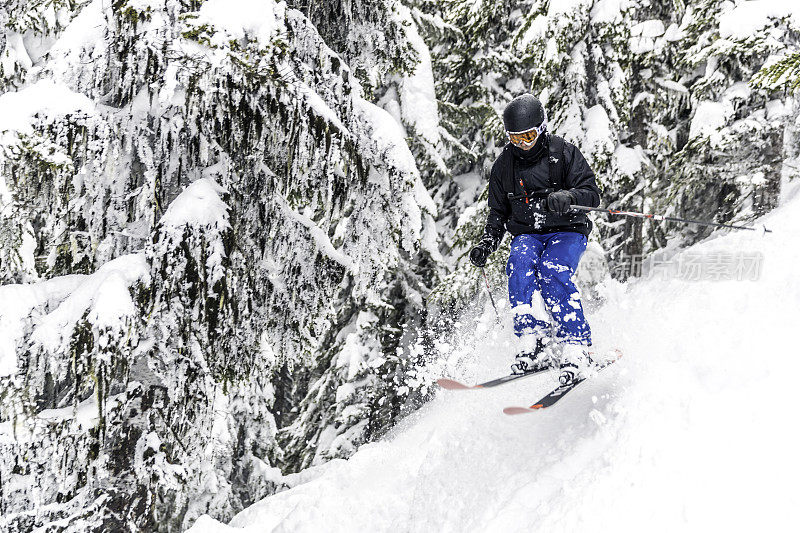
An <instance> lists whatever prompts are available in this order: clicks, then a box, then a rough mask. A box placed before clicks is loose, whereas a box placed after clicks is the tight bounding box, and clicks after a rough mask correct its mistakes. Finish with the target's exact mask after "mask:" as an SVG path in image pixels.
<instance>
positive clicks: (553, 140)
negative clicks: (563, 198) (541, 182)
mask: <svg viewBox="0 0 800 533" xmlns="http://www.w3.org/2000/svg"><path fill="white" fill-rule="evenodd" d="M548 137H549V141H550V154H549V163H550V168H549V171H550V187H552V188H553V189H554V190H556V191H560V190H561V189H563V188H564V182H565V181H566V180H565V177H566V171H567V166H566V161H565V160H564V143H565V141H564V138H563V137H559V136H558V135H552V134H551V135H548Z"/></svg>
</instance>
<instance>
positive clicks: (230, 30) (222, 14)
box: [196, 0, 277, 46]
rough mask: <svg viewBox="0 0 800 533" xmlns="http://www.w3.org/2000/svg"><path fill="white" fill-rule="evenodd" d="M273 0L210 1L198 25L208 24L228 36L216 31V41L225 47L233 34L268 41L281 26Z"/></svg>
mask: <svg viewBox="0 0 800 533" xmlns="http://www.w3.org/2000/svg"><path fill="white" fill-rule="evenodd" d="M275 7H276V6H275V2H273V0H206V1H205V2H203V5H202V6H200V12H199V15H198V17H197V19H196V24H197V26H202V25H203V24H208V25H209V26H214V28H216V29H218V30H224V32H225V33H226V34H227V35H217V34H214V35H213V36H212V37H211V42H212V44H216V45H219V46H222V45H224V44H225V42H226V40H227V39H229V38H231V37H233V38H234V39H242V38H244V37H248V38H250V39H252V40H257V41H259V42H260V43H262V44H267V43H268V42H269V40H270V38H271V37H272V34H273V32H274V31H275V29H276V27H277V21H276V20H275Z"/></svg>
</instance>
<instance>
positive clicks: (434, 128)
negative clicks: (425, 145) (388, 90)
mask: <svg viewBox="0 0 800 533" xmlns="http://www.w3.org/2000/svg"><path fill="white" fill-rule="evenodd" d="M397 9H398V11H399V13H400V15H401V16H402V17H403V18H404V19H405V20H406V23H407V24H406V38H407V39H408V41H409V43H410V44H411V46H412V47H413V48H414V51H415V52H416V53H417V59H418V63H417V65H416V68H415V69H414V72H413V73H412V74H411V75H409V76H404V77H403V78H402V80H401V82H400V102H401V105H402V115H403V118H404V119H405V120H406V122H407V123H408V124H411V125H412V126H414V129H415V131H416V133H417V134H418V135H419V136H421V137H422V138H423V139H425V140H426V141H427V142H429V143H430V144H433V145H436V144H438V143H439V140H440V135H439V107H438V104H437V103H436V94H435V92H434V81H433V66H432V63H431V53H430V50H428V46H427V45H426V44H425V41H423V40H422V37H420V35H419V31H417V25H416V24H415V23H414V21H413V18H412V16H411V11H410V10H409V9H408V8H407V7H406V6H404V5H402V4H399V3H398V5H397Z"/></svg>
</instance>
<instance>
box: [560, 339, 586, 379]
mask: <svg viewBox="0 0 800 533" xmlns="http://www.w3.org/2000/svg"><path fill="white" fill-rule="evenodd" d="M560 366H561V375H559V376H558V381H559V382H560V383H561V384H562V385H569V384H570V383H572V382H573V381H581V380H584V379H586V378H587V377H589V376H590V375H591V374H592V372H593V371H594V369H595V364H594V361H592V358H591V357H589V347H588V346H585V345H583V344H563V345H562V346H561V365H560Z"/></svg>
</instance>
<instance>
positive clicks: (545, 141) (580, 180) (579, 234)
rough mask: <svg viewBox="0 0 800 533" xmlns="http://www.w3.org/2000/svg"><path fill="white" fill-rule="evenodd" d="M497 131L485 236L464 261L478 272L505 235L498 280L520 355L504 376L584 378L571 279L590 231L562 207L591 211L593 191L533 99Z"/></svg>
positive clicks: (586, 364)
mask: <svg viewBox="0 0 800 533" xmlns="http://www.w3.org/2000/svg"><path fill="white" fill-rule="evenodd" d="M503 123H504V125H505V129H506V134H507V135H508V139H509V143H508V144H506V146H505V147H504V148H503V151H502V153H501V154H500V156H499V157H498V158H497V160H496V161H495V163H494V165H493V166H492V171H491V174H490V177H489V216H488V217H487V220H486V229H485V231H484V235H483V237H482V238H481V240H480V242H479V243H478V245H477V246H475V247H474V248H473V249H472V250H471V252H470V255H469V258H470V261H471V262H472V264H474V265H475V266H478V267H483V266H484V265H485V264H486V260H487V258H488V257H489V255H490V254H491V253H492V252H494V251H495V250H497V247H498V246H499V244H500V241H501V240H502V238H503V235H504V233H505V231H506V229H507V230H508V231H509V233H511V235H512V236H513V240H512V241H511V254H510V256H509V258H508V263H507V264H506V275H507V276H508V296H509V300H510V301H511V307H512V309H513V312H514V331H515V333H516V335H517V336H518V337H519V338H520V341H521V342H520V346H521V347H522V348H521V350H520V352H519V353H518V354H517V355H516V362H515V363H514V364H513V365H512V366H511V368H512V372H513V373H514V374H521V373H526V372H530V371H534V370H537V369H540V368H542V367H544V366H547V365H548V360H549V359H550V358H554V359H555V360H557V361H559V362H560V365H561V368H562V371H565V372H568V373H570V374H569V375H571V377H572V378H574V377H578V376H585V375H586V372H587V371H588V370H589V368H590V365H591V360H590V359H589V357H588V353H587V347H588V346H591V343H592V342H591V331H590V329H589V324H588V323H587V322H586V317H585V316H584V313H583V307H582V305H581V299H580V294H579V292H578V290H577V289H576V287H575V284H574V283H573V281H572V275H573V274H574V273H575V269H576V268H577V267H578V262H579V261H580V258H581V255H583V252H584V251H585V250H586V244H587V237H588V235H589V233H590V232H591V229H592V223H591V221H590V220H589V218H588V217H587V216H586V214H585V213H583V212H570V206H571V205H575V204H577V205H583V206H587V207H597V206H598V205H600V190H599V189H598V187H597V184H596V183H595V176H594V172H592V169H591V168H589V164H588V163H587V162H586V159H585V158H584V157H583V154H581V152H580V151H579V150H578V148H577V147H575V145H573V144H571V143H569V142H567V141H565V140H564V139H563V138H561V137H558V136H556V135H552V134H550V133H548V132H547V115H546V112H545V109H544V106H543V105H542V103H541V102H540V101H539V99H538V98H536V97H535V96H533V95H532V94H523V95H521V96H518V97H516V98H514V99H513V100H512V101H511V102H510V103H509V104H508V106H507V107H506V108H505V110H504V112H503ZM562 375H564V374H563V373H562Z"/></svg>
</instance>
